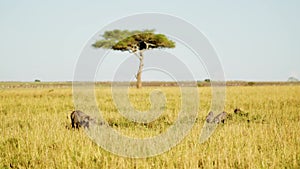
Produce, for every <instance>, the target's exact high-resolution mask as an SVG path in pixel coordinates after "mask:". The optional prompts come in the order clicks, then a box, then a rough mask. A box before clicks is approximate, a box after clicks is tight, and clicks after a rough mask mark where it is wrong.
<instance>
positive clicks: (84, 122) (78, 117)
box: [71, 110, 96, 129]
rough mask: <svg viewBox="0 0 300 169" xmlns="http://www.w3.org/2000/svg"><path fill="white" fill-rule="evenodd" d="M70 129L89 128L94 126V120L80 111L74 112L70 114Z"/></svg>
mask: <svg viewBox="0 0 300 169" xmlns="http://www.w3.org/2000/svg"><path fill="white" fill-rule="evenodd" d="M71 123H72V128H77V129H79V127H84V128H89V127H90V124H95V123H96V120H95V119H93V118H91V117H90V116H89V115H87V114H85V113H83V112H82V111H80V110H75V111H73V112H72V113H71Z"/></svg>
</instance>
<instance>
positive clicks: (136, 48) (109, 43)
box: [92, 29, 175, 88]
mask: <svg viewBox="0 0 300 169" xmlns="http://www.w3.org/2000/svg"><path fill="white" fill-rule="evenodd" d="M154 31H155V30H153V29H151V30H143V31H139V30H134V31H129V30H118V29H116V30H112V31H106V32H105V33H104V34H103V35H101V36H102V37H103V39H101V40H98V41H96V42H95V43H94V44H93V45H92V46H93V47H95V48H106V49H112V50H120V51H128V52H131V53H134V54H135V55H136V56H137V57H138V58H139V60H140V64H139V69H138V72H137V75H136V79H137V88H141V87H142V81H141V77H142V70H143V66H144V63H143V60H144V55H143V52H144V51H145V50H149V49H155V48H174V47H175V42H173V41H171V40H169V39H168V38H167V37H166V36H165V35H163V34H155V33H154Z"/></svg>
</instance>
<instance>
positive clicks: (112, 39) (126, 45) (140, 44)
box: [93, 29, 175, 52]
mask: <svg viewBox="0 0 300 169" xmlns="http://www.w3.org/2000/svg"><path fill="white" fill-rule="evenodd" d="M154 31H155V30H153V29H151V30H143V31H139V30H134V31H129V30H118V29H116V30H112V31H106V32H105V33H104V34H103V35H102V37H103V39H101V40H98V41H96V42H95V43H94V44H93V46H94V47H95V48H106V49H113V50H120V51H129V52H137V51H142V50H145V49H153V48H174V47H175V42H173V41H171V40H169V39H168V38H167V37H166V36H165V35H163V34H155V33H154Z"/></svg>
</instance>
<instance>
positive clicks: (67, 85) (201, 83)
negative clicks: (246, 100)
mask: <svg viewBox="0 0 300 169" xmlns="http://www.w3.org/2000/svg"><path fill="white" fill-rule="evenodd" d="M72 84H73V83H72V82H71V81H68V82H0V88H71V87H72ZM79 84H82V85H85V82H79ZM211 84H214V85H223V84H224V83H222V82H210V81H198V82H192V81H183V82H164V81H151V82H143V86H144V87H147V86H148V87H151V86H154V87H155V86H162V87H164V86H165V87H172V86H195V85H197V86H198V87H209V86H211ZM225 84H226V86H283V85H300V82H249V81H227V82H225ZM95 85H96V86H112V85H113V86H131V87H135V85H136V82H95Z"/></svg>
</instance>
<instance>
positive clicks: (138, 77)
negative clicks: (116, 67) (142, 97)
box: [136, 52, 144, 89]
mask: <svg viewBox="0 0 300 169" xmlns="http://www.w3.org/2000/svg"><path fill="white" fill-rule="evenodd" d="M139 59H140V65H139V70H138V72H137V74H136V80H137V81H136V88H138V89H139V88H142V71H143V67H144V55H143V52H140V56H139Z"/></svg>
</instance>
